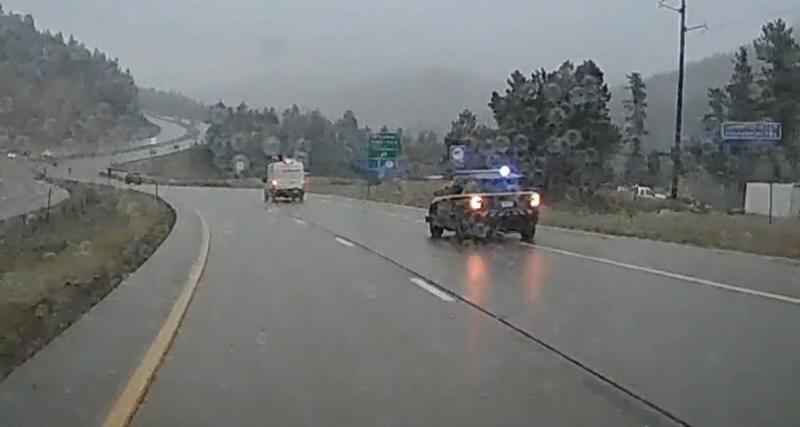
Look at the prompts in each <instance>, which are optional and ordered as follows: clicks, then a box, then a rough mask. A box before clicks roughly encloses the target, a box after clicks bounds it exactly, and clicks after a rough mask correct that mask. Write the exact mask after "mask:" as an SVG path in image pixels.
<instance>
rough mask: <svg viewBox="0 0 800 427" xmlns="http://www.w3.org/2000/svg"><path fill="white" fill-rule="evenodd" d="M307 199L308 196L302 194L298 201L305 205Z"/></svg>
mask: <svg viewBox="0 0 800 427" xmlns="http://www.w3.org/2000/svg"><path fill="white" fill-rule="evenodd" d="M305 199H306V195H305V194H304V193H300V195H299V196H297V201H298V202H300V203H303V202H304V201H305Z"/></svg>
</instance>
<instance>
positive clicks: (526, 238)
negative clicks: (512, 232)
mask: <svg viewBox="0 0 800 427" xmlns="http://www.w3.org/2000/svg"><path fill="white" fill-rule="evenodd" d="M519 234H520V236H522V241H523V242H525V243H533V238H534V237H536V226H535V225H532V226H530V227H529V228H527V229H525V230H522V231H520V232H519Z"/></svg>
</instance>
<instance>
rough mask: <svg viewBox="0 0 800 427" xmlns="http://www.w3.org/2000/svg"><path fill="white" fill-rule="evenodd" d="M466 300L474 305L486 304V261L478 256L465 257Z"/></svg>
mask: <svg viewBox="0 0 800 427" xmlns="http://www.w3.org/2000/svg"><path fill="white" fill-rule="evenodd" d="M466 273H467V274H466V276H467V299H468V300H469V301H471V302H473V303H475V304H478V305H483V304H484V303H485V302H486V287H487V283H486V261H485V260H484V259H483V257H482V256H481V255H480V254H477V253H473V254H470V255H469V256H468V257H467V272H466Z"/></svg>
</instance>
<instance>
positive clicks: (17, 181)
mask: <svg viewBox="0 0 800 427" xmlns="http://www.w3.org/2000/svg"><path fill="white" fill-rule="evenodd" d="M148 120H150V121H151V122H153V123H155V124H156V125H158V126H159V127H160V128H161V133H159V135H158V140H159V141H160V142H163V141H169V140H173V139H176V138H179V137H181V136H183V135H184V134H185V133H186V129H185V128H183V127H181V126H179V125H177V124H175V123H173V122H170V121H167V120H162V119H159V118H157V117H151V116H148ZM205 128H206V127H205V126H203V127H202V129H203V131H204V130H205ZM192 142H193V141H186V142H183V143H181V144H179V145H180V147H179V149H180V150H183V149H186V148H188V147H189V146H190V145H191V143H192ZM147 144H148V140H141V141H132V142H130V143H128V144H120V145H119V146H117V147H116V149H125V148H135V147H142V150H140V151H135V152H130V153H124V154H118V155H114V156H106V157H87V158H79V159H69V160H56V162H57V163H56V164H57V166H55V167H54V166H53V164H52V162H42V161H31V160H29V159H27V158H24V157H22V156H18V157H17V158H16V159H13V160H11V159H8V158H6V157H2V158H0V219H4V218H8V217H12V216H16V215H21V214H24V213H27V212H30V211H33V210H36V209H39V208H43V207H45V206H47V195H48V191H49V190H50V188H51V186H50V185H49V184H47V183H45V182H41V181H37V180H35V179H34V174H33V170H34V169H35V170H37V171H42V170H44V171H47V173H48V174H51V175H52V174H55V175H58V176H62V177H65V178H81V179H84V180H95V179H96V177H97V174H98V173H99V171H101V170H103V169H105V168H107V167H108V166H110V165H111V163H112V162H124V161H132V160H138V159H141V158H146V157H152V156H153V154H150V150H149V149H148V148H147ZM174 151H175V149H174V148H173V147H172V146H169V147H159V148H157V149H156V155H158V154H164V153H169V152H174ZM68 168H72V171H73V172H72V173H68ZM52 189H53V193H52V194H51V203H52V204H53V205H55V204H56V203H58V202H59V201H61V200H64V199H65V198H66V197H67V196H68V194H67V192H66V191H64V190H62V189H60V188H58V187H52Z"/></svg>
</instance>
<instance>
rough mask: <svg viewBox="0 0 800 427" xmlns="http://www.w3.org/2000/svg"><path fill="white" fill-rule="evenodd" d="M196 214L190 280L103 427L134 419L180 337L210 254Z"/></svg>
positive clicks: (205, 227) (207, 233) (120, 425)
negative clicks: (196, 245) (196, 246)
mask: <svg viewBox="0 0 800 427" xmlns="http://www.w3.org/2000/svg"><path fill="white" fill-rule="evenodd" d="M195 215H197V217H198V218H199V219H200V224H201V227H202V230H203V231H202V233H203V240H202V243H201V245H200V247H201V249H200V255H199V256H198V258H197V260H196V261H195V263H194V264H193V265H192V268H191V270H190V271H189V277H188V279H187V280H186V283H185V284H184V286H183V289H182V290H181V293H180V295H178V299H177V300H176V301H175V304H174V305H173V306H172V310H170V313H169V316H168V317H167V320H166V321H165V322H164V324H163V325H162V326H161V329H160V330H159V332H158V335H156V338H155V340H153V342H152V344H151V345H150V348H149V349H148V350H147V353H145V355H144V357H143V358H142V360H141V362H140V363H139V366H138V367H137V368H136V370H135V371H134V372H133V375H131V377H130V379H129V380H128V382H127V384H126V385H125V388H124V389H123V390H122V393H121V394H120V395H119V397H118V398H117V400H116V401H115V403H114V405H113V406H112V407H111V410H110V411H109V413H108V415H107V417H106V419H105V421H104V422H103V426H104V427H124V426H127V425H128V424H129V423H130V421H131V420H132V419H133V416H134V414H135V413H136V410H137V409H138V407H139V404H140V403H141V402H142V401H143V400H144V397H145V395H146V393H147V389H148V388H149V386H150V384H151V383H152V381H153V379H154V377H155V374H156V371H158V368H159V366H161V363H162V362H163V361H164V356H166V354H167V351H169V348H170V346H171V344H172V342H173V340H174V339H175V336H176V335H177V334H178V329H179V328H180V325H181V323H182V321H183V319H184V317H185V316H186V312H187V311H188V309H189V304H190V303H191V301H192V297H193V296H194V294H195V291H196V290H197V286H198V284H199V283H200V279H201V277H202V276H203V272H204V271H205V268H206V264H207V263H208V254H209V251H210V246H211V231H210V229H209V227H208V223H206V220H205V218H203V216H202V215H201V214H200V213H199V212H197V211H195Z"/></svg>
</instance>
